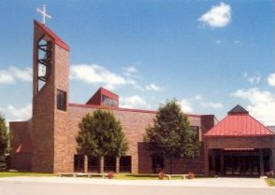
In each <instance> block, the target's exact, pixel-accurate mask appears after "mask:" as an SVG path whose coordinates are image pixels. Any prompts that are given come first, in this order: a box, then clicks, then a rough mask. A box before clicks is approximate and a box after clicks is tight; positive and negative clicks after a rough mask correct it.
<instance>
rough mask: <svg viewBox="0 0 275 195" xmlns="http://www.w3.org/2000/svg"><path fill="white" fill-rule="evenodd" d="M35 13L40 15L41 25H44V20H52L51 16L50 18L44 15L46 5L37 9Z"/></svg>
mask: <svg viewBox="0 0 275 195" xmlns="http://www.w3.org/2000/svg"><path fill="white" fill-rule="evenodd" d="M36 11H37V12H38V13H39V14H41V16H42V23H43V24H46V18H49V19H51V18H52V16H50V15H49V14H47V13H46V5H45V4H43V5H42V9H39V8H37V9H36Z"/></svg>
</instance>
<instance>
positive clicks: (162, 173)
mask: <svg viewBox="0 0 275 195" xmlns="http://www.w3.org/2000/svg"><path fill="white" fill-rule="evenodd" d="M165 176H166V174H165V173H164V172H163V171H160V172H159V174H158V177H159V179H160V180H163V179H164V177H165Z"/></svg>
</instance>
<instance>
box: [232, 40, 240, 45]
mask: <svg viewBox="0 0 275 195" xmlns="http://www.w3.org/2000/svg"><path fill="white" fill-rule="evenodd" d="M233 43H234V44H236V45H238V44H240V43H241V41H240V40H234V41H233Z"/></svg>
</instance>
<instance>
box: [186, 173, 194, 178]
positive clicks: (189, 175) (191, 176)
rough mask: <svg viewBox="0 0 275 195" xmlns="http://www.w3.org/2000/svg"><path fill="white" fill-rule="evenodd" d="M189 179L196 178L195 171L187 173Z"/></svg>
mask: <svg viewBox="0 0 275 195" xmlns="http://www.w3.org/2000/svg"><path fill="white" fill-rule="evenodd" d="M187 178H188V179H194V178H195V174H194V173H193V172H189V173H188V175H187Z"/></svg>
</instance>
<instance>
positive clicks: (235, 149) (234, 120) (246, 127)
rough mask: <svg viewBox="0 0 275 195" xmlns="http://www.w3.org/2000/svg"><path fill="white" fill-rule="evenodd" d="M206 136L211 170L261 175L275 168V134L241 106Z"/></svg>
mask: <svg viewBox="0 0 275 195" xmlns="http://www.w3.org/2000/svg"><path fill="white" fill-rule="evenodd" d="M204 136H205V142H206V155H207V157H208V158H205V161H207V162H205V164H206V166H207V167H206V172H207V173H208V174H215V175H224V176H260V175H264V174H265V173H266V172H268V171H271V170H274V168H275V160H274V155H275V154H274V152H273V151H274V148H275V134H274V133H273V132H272V131H270V130H269V129H268V128H266V127H265V126H264V125H262V124H261V123H260V122H259V121H257V120H255V119H254V118H253V117H251V116H250V115H249V113H248V112H247V111H246V110H245V109H244V108H242V107H240V106H236V107H235V108H233V109H232V110H231V111H230V112H228V116H227V117H225V118H224V119H223V120H222V121H220V122H219V123H218V124H217V125H215V126H214V127H213V128H212V129H210V130H209V131H208V132H206V134H205V135H204Z"/></svg>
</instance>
